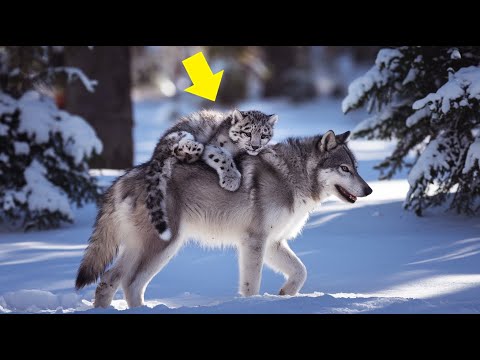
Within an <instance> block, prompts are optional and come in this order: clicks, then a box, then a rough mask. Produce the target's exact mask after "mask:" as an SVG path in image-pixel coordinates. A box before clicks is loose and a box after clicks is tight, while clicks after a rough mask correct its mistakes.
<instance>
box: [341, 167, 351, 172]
mask: <svg viewBox="0 0 480 360" xmlns="http://www.w3.org/2000/svg"><path fill="white" fill-rule="evenodd" d="M340 168H341V169H342V170H343V171H345V172H347V173H349V172H350V170H348V167H346V166H345V165H342V166H340Z"/></svg>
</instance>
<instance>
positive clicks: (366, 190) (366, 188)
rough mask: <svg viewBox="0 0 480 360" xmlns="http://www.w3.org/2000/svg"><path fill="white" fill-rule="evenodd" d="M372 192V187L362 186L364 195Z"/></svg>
mask: <svg viewBox="0 0 480 360" xmlns="http://www.w3.org/2000/svg"><path fill="white" fill-rule="evenodd" d="M372 192H373V190H372V188H371V187H370V186H368V185H367V186H366V187H365V188H363V193H364V194H365V196H368V195H370V194H371V193H372Z"/></svg>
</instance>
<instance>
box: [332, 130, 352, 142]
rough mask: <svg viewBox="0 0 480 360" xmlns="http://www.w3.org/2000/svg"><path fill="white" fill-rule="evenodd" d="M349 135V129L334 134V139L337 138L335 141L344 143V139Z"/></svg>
mask: <svg viewBox="0 0 480 360" xmlns="http://www.w3.org/2000/svg"><path fill="white" fill-rule="evenodd" d="M349 136H350V131H347V132H346V133H343V134H340V135H336V136H335V139H336V140H337V143H339V144H344V143H345V141H347V139H348V137H349Z"/></svg>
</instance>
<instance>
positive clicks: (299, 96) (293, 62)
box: [263, 46, 315, 100]
mask: <svg viewBox="0 0 480 360" xmlns="http://www.w3.org/2000/svg"><path fill="white" fill-rule="evenodd" d="M263 50H264V54H265V63H266V65H267V67H268V70H269V76H268V79H267V81H266V82H265V88H264V96H265V97H272V96H287V97H289V98H291V99H293V100H306V99H309V98H311V97H313V96H315V88H314V85H313V80H312V77H311V64H310V50H311V48H310V47H308V46H264V47H263Z"/></svg>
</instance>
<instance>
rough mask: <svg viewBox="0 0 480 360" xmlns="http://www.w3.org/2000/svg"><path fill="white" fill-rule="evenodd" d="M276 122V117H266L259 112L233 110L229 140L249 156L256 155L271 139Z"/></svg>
mask: <svg viewBox="0 0 480 360" xmlns="http://www.w3.org/2000/svg"><path fill="white" fill-rule="evenodd" d="M277 120H278V116H277V115H266V114H264V113H262V112H260V111H255V110H253V111H239V110H234V111H233V112H232V123H231V126H230V131H229V136H230V139H232V141H233V142H234V143H235V144H237V146H238V147H239V148H240V149H244V150H246V152H247V153H248V154H249V155H257V154H258V153H259V152H260V151H261V150H262V149H263V147H264V146H265V145H267V144H268V142H269V141H270V139H271V138H272V136H273V127H274V125H275V123H276V122H277Z"/></svg>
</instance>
